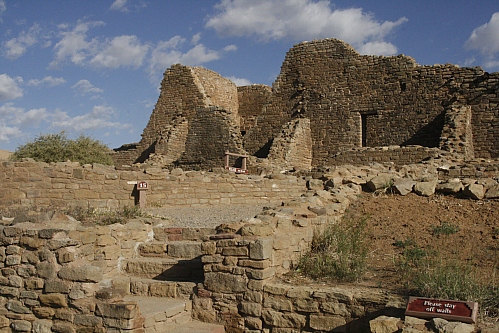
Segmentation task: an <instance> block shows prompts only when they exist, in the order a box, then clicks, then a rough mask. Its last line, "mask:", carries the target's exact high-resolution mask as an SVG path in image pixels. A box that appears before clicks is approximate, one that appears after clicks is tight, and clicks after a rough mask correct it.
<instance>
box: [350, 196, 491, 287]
mask: <svg viewBox="0 0 499 333" xmlns="http://www.w3.org/2000/svg"><path fill="white" fill-rule="evenodd" d="M351 210H352V211H353V212H354V213H355V214H360V215H362V216H367V217H368V234H369V238H370V243H371V244H370V255H369V271H368V273H367V274H366V282H365V283H367V284H370V285H376V286H381V287H383V288H394V287H395V288H397V287H399V285H398V283H397V281H398V280H399V279H398V277H399V274H400V272H398V271H397V270H396V265H395V260H396V259H397V256H399V255H400V254H401V252H402V251H403V248H401V247H400V246H397V244H400V243H401V242H407V241H408V240H410V241H411V242H412V243H413V244H415V245H416V246H418V247H420V248H424V249H431V250H433V251H437V252H438V253H440V254H441V255H442V256H443V257H446V258H451V257H452V258H457V259H459V260H461V261H462V262H466V263H471V264H472V265H473V266H474V267H476V268H477V271H478V272H479V274H480V275H482V276H483V277H484V278H490V277H492V276H494V274H495V273H496V271H497V269H498V267H497V265H498V264H499V201H496V200H483V201H474V200H469V199H459V198H456V197H453V196H444V195H435V196H432V197H421V196H417V195H415V194H409V195H407V196H398V195H383V196H373V195H371V194H369V193H364V194H363V195H362V197H361V199H360V200H358V201H357V202H355V203H354V204H353V205H352V206H351ZM442 226H448V227H451V228H452V229H453V232H454V231H456V232H455V233H449V234H446V233H445V232H442V231H443V229H442ZM439 228H440V229H439ZM498 278H499V277H498Z"/></svg>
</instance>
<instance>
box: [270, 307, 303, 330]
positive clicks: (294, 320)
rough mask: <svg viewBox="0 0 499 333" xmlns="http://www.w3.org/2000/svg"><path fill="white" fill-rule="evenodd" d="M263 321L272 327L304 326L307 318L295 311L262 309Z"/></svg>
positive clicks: (299, 327)
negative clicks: (282, 311)
mask: <svg viewBox="0 0 499 333" xmlns="http://www.w3.org/2000/svg"><path fill="white" fill-rule="evenodd" d="M262 318H263V321H264V322H265V323H266V324H267V325H270V326H273V327H284V328H298V329H301V328H303V327H304V326H305V324H306V322H307V318H306V317H305V316H302V315H300V314H296V313H281V312H276V311H272V310H267V309H265V310H263V311H262Z"/></svg>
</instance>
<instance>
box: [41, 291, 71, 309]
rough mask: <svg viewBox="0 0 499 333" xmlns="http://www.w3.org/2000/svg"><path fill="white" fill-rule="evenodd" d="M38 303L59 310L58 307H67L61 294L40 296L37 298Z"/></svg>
mask: <svg viewBox="0 0 499 333" xmlns="http://www.w3.org/2000/svg"><path fill="white" fill-rule="evenodd" d="M39 299H40V302H41V303H42V304H43V305H45V306H49V307H54V308H59V307H67V306H68V302H67V300H66V296H65V295H63V294H57V293H54V294H42V295H40V296H39Z"/></svg>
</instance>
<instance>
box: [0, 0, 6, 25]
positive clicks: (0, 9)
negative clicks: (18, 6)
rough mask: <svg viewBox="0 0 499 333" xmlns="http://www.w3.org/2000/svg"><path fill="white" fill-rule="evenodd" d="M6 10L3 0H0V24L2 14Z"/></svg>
mask: <svg viewBox="0 0 499 333" xmlns="http://www.w3.org/2000/svg"><path fill="white" fill-rule="evenodd" d="M6 10H7V5H6V4H5V0H0V22H2V14H3V13H4V12H5V11H6Z"/></svg>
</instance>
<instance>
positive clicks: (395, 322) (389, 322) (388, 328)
mask: <svg viewBox="0 0 499 333" xmlns="http://www.w3.org/2000/svg"><path fill="white" fill-rule="evenodd" d="M399 323H400V319H399V318H394V317H387V316H380V317H378V318H375V319H373V320H371V321H369V327H370V328H371V333H394V332H398V330H399Z"/></svg>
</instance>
